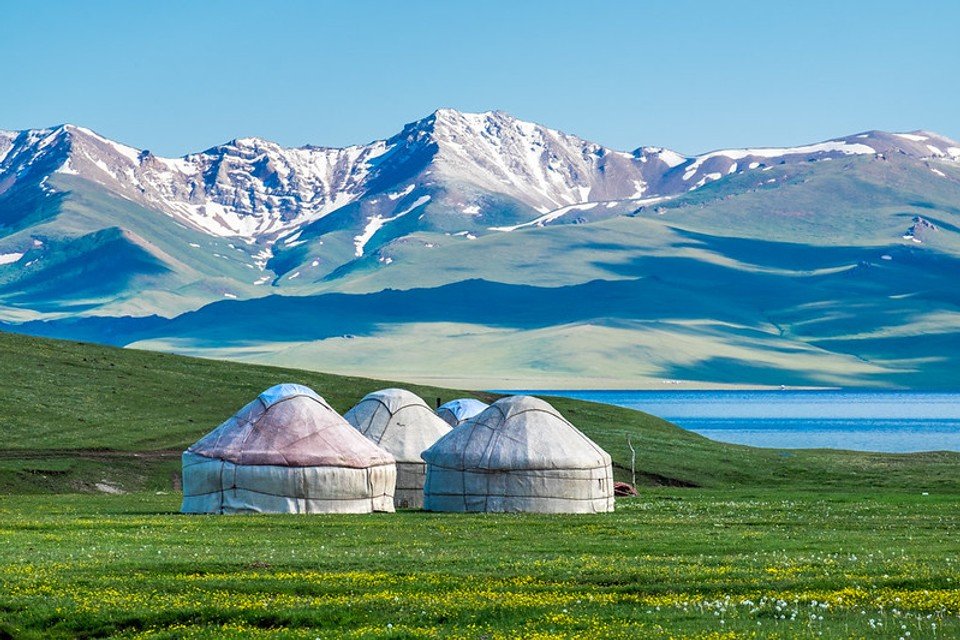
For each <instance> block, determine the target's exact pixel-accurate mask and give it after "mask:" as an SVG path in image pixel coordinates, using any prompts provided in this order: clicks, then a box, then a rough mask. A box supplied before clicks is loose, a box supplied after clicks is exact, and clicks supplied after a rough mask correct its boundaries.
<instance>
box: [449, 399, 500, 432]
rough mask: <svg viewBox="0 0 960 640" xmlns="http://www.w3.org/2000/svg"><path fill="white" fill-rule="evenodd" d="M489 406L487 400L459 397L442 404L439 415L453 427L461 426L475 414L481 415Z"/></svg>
mask: <svg viewBox="0 0 960 640" xmlns="http://www.w3.org/2000/svg"><path fill="white" fill-rule="evenodd" d="M489 406H490V405H488V404H487V403H486V402H480V401H479V400H476V399H474V398H458V399H456V400H451V401H450V402H447V403H445V404H442V405H440V406H439V407H438V408H437V415H438V416H440V417H441V418H443V421H444V422H446V423H447V424H448V425H450V426H451V427H459V426H460V425H461V424H463V423H464V422H466V421H467V420H469V419H470V418H472V417H473V416H476V415H480V413H481V412H482V411H483V410H484V409H486V408H487V407H489Z"/></svg>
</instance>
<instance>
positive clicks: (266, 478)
mask: <svg viewBox="0 0 960 640" xmlns="http://www.w3.org/2000/svg"><path fill="white" fill-rule="evenodd" d="M396 477H397V469H396V464H395V462H394V459H393V456H392V455H390V454H389V453H388V452H386V451H384V450H383V449H381V448H380V447H378V446H376V445H375V444H373V443H372V442H370V441H369V440H367V439H366V438H364V437H363V436H361V435H360V434H359V433H357V431H356V429H354V428H353V427H351V426H350V425H349V424H348V423H347V422H346V420H344V419H343V418H342V417H340V415H339V414H338V413H337V412H336V411H334V410H333V409H332V408H331V407H330V405H329V404H327V402H326V401H325V400H324V399H323V398H321V397H320V396H318V395H317V394H316V393H314V391H313V390H311V389H309V388H307V387H304V386H301V385H298V384H279V385H276V386H274V387H270V388H269V389H267V390H266V391H264V392H263V393H261V394H260V395H259V396H258V397H257V399H256V400H254V401H253V402H251V403H250V404H248V405H247V406H245V407H244V408H242V409H241V410H240V411H239V412H238V413H237V414H236V415H235V416H233V417H232V418H230V419H229V420H227V421H226V422H224V423H223V424H221V425H220V426H219V427H217V428H216V429H214V430H213V431H211V432H210V433H208V434H207V435H205V436H204V437H203V438H201V439H200V440H198V441H197V442H196V444H194V445H193V446H191V447H190V448H189V449H187V450H186V451H185V452H184V453H183V506H182V507H181V511H183V512H184V513H251V512H263V513H370V512H372V511H393V510H394V509H393V489H394V485H395V483H396Z"/></svg>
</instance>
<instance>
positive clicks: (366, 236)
mask: <svg viewBox="0 0 960 640" xmlns="http://www.w3.org/2000/svg"><path fill="white" fill-rule="evenodd" d="M429 201H430V196H420V197H419V198H417V199H416V200H415V201H414V203H413V204H412V205H410V206H409V207H407V208H406V209H404V210H403V211H400V212H399V213H395V214H394V215H392V216H391V217H389V218H384V217H383V216H381V215H379V214H378V215H375V216H372V217H370V218H368V219H367V224H366V226H365V227H364V228H363V232H362V233H360V235H357V236H354V238H353V246H354V255H356V257H358V258H360V257H363V249H364V247H366V246H367V243H368V242H370V239H371V238H373V236H374V234H376V233H377V231H379V230H380V229H381V228H382V227H383V225H385V224H387V223H388V222H393V221H394V220H396V219H398V218H402V217H403V216H405V215H407V214H408V213H410V212H411V211H413V210H414V209H416V208H418V207H422V206H423V205H425V204H427V202H429Z"/></svg>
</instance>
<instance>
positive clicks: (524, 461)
mask: <svg viewBox="0 0 960 640" xmlns="http://www.w3.org/2000/svg"><path fill="white" fill-rule="evenodd" d="M423 459H424V460H425V461H426V462H427V464H428V465H437V466H441V467H445V468H447V469H459V470H468V469H483V470H504V471H517V470H534V469H537V470H548V469H593V468H596V467H599V466H603V465H609V464H610V455H609V454H608V453H607V452H606V451H604V450H603V449H601V448H600V447H599V446H597V444H596V443H594V442H593V441H592V440H590V438H588V437H587V436H586V435H584V434H583V433H582V432H581V431H580V430H579V429H577V428H576V427H575V426H573V425H572V424H571V423H570V422H568V421H567V420H566V418H564V417H563V416H562V415H560V412H559V411H557V410H556V409H554V408H553V407H552V406H551V405H550V404H549V403H547V402H545V401H544V400H540V399H539V398H534V397H531V396H510V397H507V398H501V399H500V400H497V401H496V402H494V403H493V404H491V405H490V406H489V407H487V408H486V409H485V410H484V411H483V412H482V413H480V414H479V415H477V416H476V417H474V418H473V419H471V420H469V421H468V422H465V423H464V424H462V425H461V426H459V427H457V428H456V429H453V430H452V431H450V433H448V434H447V435H445V436H444V437H442V438H440V440H438V441H437V442H436V443H435V444H434V445H433V446H432V447H430V448H429V449H427V450H426V451H424V452H423Z"/></svg>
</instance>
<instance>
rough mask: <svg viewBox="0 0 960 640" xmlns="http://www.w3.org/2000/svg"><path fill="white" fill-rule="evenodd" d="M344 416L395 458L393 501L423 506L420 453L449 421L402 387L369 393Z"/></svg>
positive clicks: (406, 506)
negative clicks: (395, 482) (395, 475)
mask: <svg viewBox="0 0 960 640" xmlns="http://www.w3.org/2000/svg"><path fill="white" fill-rule="evenodd" d="M343 417H344V418H345V419H346V420H347V422H349V423H350V424H352V425H353V426H354V427H356V429H357V430H358V431H360V433H362V434H363V435H364V436H366V437H367V438H369V439H370V440H371V441H372V442H374V443H375V444H376V445H377V446H379V447H381V448H382V449H385V450H386V451H389V452H390V453H391V454H393V457H394V458H396V460H397V489H396V492H395V493H394V504H395V505H396V506H398V507H402V508H410V509H419V508H420V507H422V506H423V480H424V475H425V465H424V463H423V459H422V458H421V457H420V454H421V453H423V452H424V450H425V449H427V448H428V447H429V446H430V445H432V444H433V443H434V442H436V441H437V439H438V438H440V437H441V436H443V435H444V434H445V433H447V432H448V431H450V425H448V424H447V423H446V422H444V421H443V420H441V419H440V418H439V417H437V414H435V413H434V412H433V410H432V409H430V407H429V406H428V405H427V403H426V402H424V401H423V400H422V399H421V398H420V397H419V396H417V395H416V394H413V393H410V392H409V391H405V390H404V389H384V390H382V391H374V392H373V393H368V394H367V395H366V396H364V397H363V399H362V400H360V402H358V403H357V406H355V407H354V408H352V409H350V411H347V412H346V413H345V414H343Z"/></svg>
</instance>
